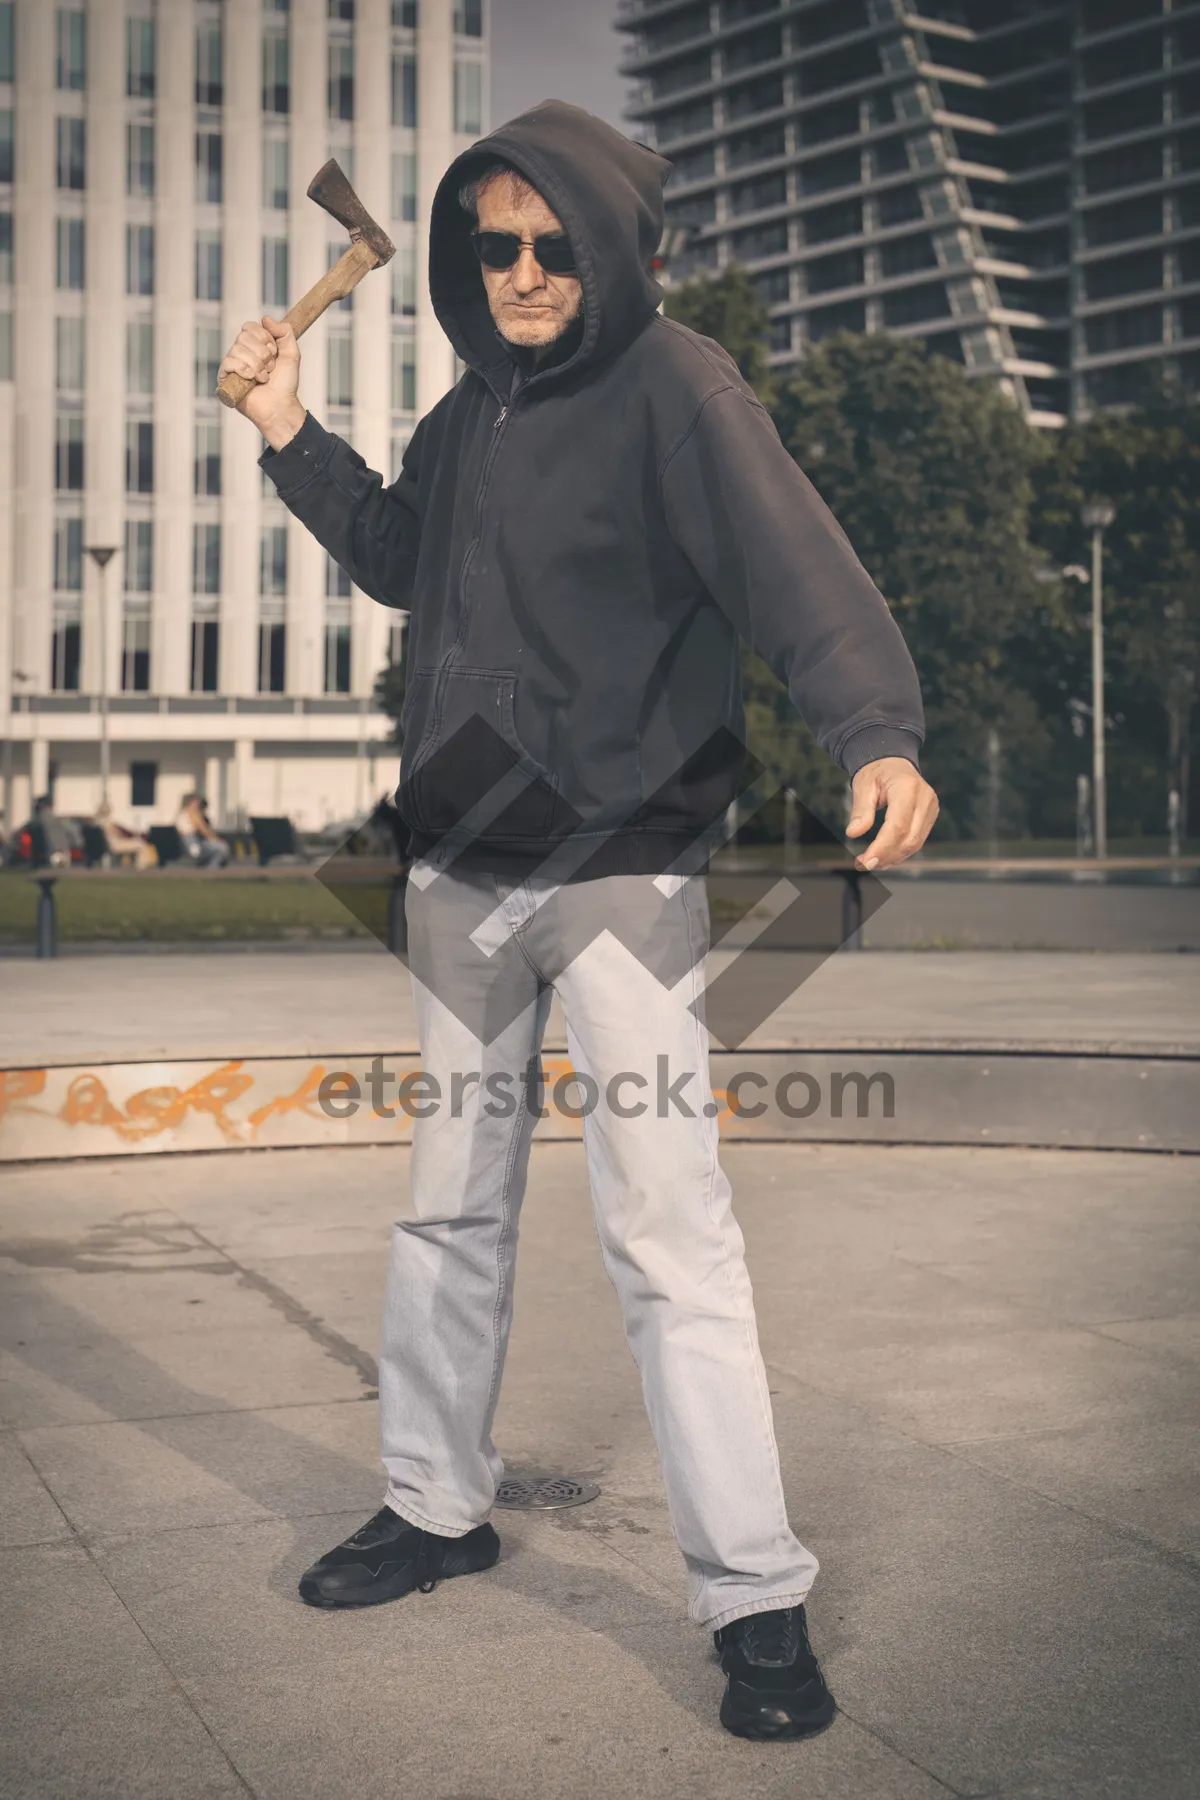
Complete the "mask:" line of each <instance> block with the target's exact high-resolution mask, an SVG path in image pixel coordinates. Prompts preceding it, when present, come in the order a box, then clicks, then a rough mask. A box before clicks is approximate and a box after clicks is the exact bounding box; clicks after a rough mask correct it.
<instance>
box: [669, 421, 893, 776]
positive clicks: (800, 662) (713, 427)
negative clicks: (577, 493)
mask: <svg viewBox="0 0 1200 1800" xmlns="http://www.w3.org/2000/svg"><path fill="white" fill-rule="evenodd" d="M662 492H663V500H664V504H665V507H666V515H667V523H668V527H669V529H670V531H671V535H672V537H673V538H674V540H675V542H676V544H677V545H678V546H679V548H680V549H681V550H682V551H683V553H684V555H685V556H686V557H687V559H688V561H689V562H690V563H691V565H692V567H693V568H694V569H695V571H696V574H697V575H698V576H699V578H700V580H701V581H702V582H703V584H704V586H705V588H706V589H707V591H708V592H709V593H710V594H711V595H712V597H713V599H714V600H715V602H716V604H717V605H718V606H719V607H720V608H721V610H722V611H723V612H724V613H725V614H726V616H727V617H728V619H729V620H730V622H731V623H732V624H733V625H734V626H735V628H736V629H737V631H738V632H739V633H740V634H741V636H742V637H743V638H744V639H745V640H746V641H747V643H749V644H750V645H751V647H752V648H753V649H754V650H756V651H757V652H758V653H759V655H760V656H762V657H763V658H764V659H765V660H766V662H767V663H768V664H769V665H770V667H771V668H772V670H773V671H774V672H775V674H776V675H777V676H778V677H779V679H780V681H782V682H783V683H784V684H785V686H786V687H787V690H788V693H789V694H790V695H791V698H792V703H793V704H794V706H795V707H796V709H797V711H798V712H799V713H800V716H801V717H802V718H803V719H804V721H805V723H806V724H807V725H808V726H810V727H811V729H812V731H813V733H814V735H815V737H816V738H817V741H818V742H819V743H820V745H821V746H822V748H823V749H824V750H826V751H828V753H829V755H830V756H832V757H833V759H834V761H835V762H837V763H839V764H840V765H841V767H842V768H843V769H844V770H845V771H846V773H847V774H848V775H851V776H853V775H854V774H855V773H856V772H857V771H858V770H859V769H860V768H862V767H863V765H864V764H865V763H868V762H874V761H875V760H876V759H877V758H879V757H882V756H904V757H907V758H908V760H909V761H910V762H913V763H916V762H917V757H918V751H919V748H920V744H921V739H922V737H923V735H924V713H923V709H922V705H921V691H920V686H919V684H918V681H917V672H916V670H915V668H914V667H913V661H912V658H911V656H910V655H909V653H908V646H907V645H906V644H905V642H904V639H903V637H902V636H901V633H900V628H899V626H898V625H897V624H896V622H895V620H894V619H893V618H892V615H891V613H890V612H889V610H888V607H887V603H886V602H885V600H884V599H883V596H882V595H881V594H880V592H879V590H878V588H877V587H876V586H875V584H874V582H873V581H872V580H871V578H870V576H869V575H868V574H867V572H866V570H865V569H864V568H863V566H862V564H861V563H860V562H859V560H858V558H857V557H856V556H855V554H854V551H853V550H852V549H851V547H850V543H849V540H848V539H847V537H846V535H845V533H844V532H843V531H842V529H841V527H840V526H839V525H838V523H837V521H836V519H835V518H834V516H833V514H832V513H831V512H830V510H829V508H828V507H827V506H826V505H825V502H824V501H823V500H822V499H821V497H820V495H819V494H818V493H817V491H816V489H815V488H814V487H813V485H812V483H811V482H810V481H809V480H808V478H807V476H805V475H804V474H803V473H802V471H801V470H800V469H799V468H798V467H797V465H796V463H795V461H794V460H793V458H792V457H791V456H789V455H788V452H787V451H786V450H785V449H784V447H783V445H782V444H781V442H780V440H779V434H778V432H777V431H776V430H775V427H774V425H773V424H772V422H771V418H770V415H769V414H768V413H767V412H766V410H765V409H764V408H763V407H762V406H761V405H760V404H759V402H758V401H757V400H755V399H753V398H752V397H750V396H748V395H747V394H744V393H742V392H741V391H739V390H738V389H737V388H734V387H732V386H730V387H726V388H722V389H720V390H718V391H717V392H716V393H713V394H711V395H709V397H708V398H707V399H706V400H705V401H703V402H702V404H701V406H700V410H699V412H698V414H697V416H696V419H695V420H694V422H693V424H692V425H691V427H690V428H689V430H688V431H687V433H686V435H685V436H684V437H683V438H682V439H681V440H680V442H679V443H678V444H677V445H676V446H675V447H674V449H673V450H671V451H670V452H669V453H668V456H667V459H666V462H665V463H664V465H663V470H662Z"/></svg>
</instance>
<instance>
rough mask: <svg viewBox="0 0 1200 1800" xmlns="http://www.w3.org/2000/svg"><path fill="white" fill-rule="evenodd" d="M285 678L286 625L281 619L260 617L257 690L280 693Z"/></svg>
mask: <svg viewBox="0 0 1200 1800" xmlns="http://www.w3.org/2000/svg"><path fill="white" fill-rule="evenodd" d="M286 678H287V626H286V624H285V623H284V621H283V620H282V619H260V621H259V626H258V691H259V693H260V694H282V693H283V691H284V682H285V680H286Z"/></svg>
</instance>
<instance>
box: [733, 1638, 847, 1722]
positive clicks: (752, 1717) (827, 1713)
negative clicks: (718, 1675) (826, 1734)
mask: <svg viewBox="0 0 1200 1800" xmlns="http://www.w3.org/2000/svg"><path fill="white" fill-rule="evenodd" d="M713 1642H714V1643H715V1644H716V1646H717V1650H718V1652H719V1654H720V1657H721V1667H722V1668H723V1669H724V1671H725V1673H726V1675H727V1676H728V1677H729V1683H728V1686H727V1687H726V1689H725V1698H724V1699H723V1700H722V1702H721V1723H722V1725H723V1726H724V1727H725V1729H726V1731H732V1732H733V1734H734V1736H735V1737H744V1738H798V1737H808V1736H809V1735H810V1734H811V1733H812V1732H815V1731H823V1730H824V1728H825V1727H826V1725H828V1724H829V1723H830V1721H831V1720H832V1718H833V1715H834V1713H835V1712H836V1710H837V1708H836V1707H835V1706H834V1703H833V1695H832V1694H831V1693H830V1692H829V1689H828V1688H827V1687H826V1686H825V1677H824V1676H823V1675H822V1673H821V1670H820V1667H819V1665H818V1663H817V1659H816V1657H815V1656H814V1655H813V1653H812V1646H811V1644H810V1643H809V1641H808V1623H807V1621H806V1619H805V1616H804V1608H803V1607H802V1606H784V1607H780V1608H778V1609H777V1610H776V1611H774V1612H760V1613H751V1614H750V1616H749V1617H748V1618H745V1619H735V1620H734V1621H733V1623H732V1624H731V1625H722V1627H721V1629H720V1630H719V1631H714V1633H713Z"/></svg>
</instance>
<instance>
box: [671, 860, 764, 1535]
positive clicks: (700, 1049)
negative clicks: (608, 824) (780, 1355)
mask: <svg viewBox="0 0 1200 1800" xmlns="http://www.w3.org/2000/svg"><path fill="white" fill-rule="evenodd" d="M693 893H694V889H693V888H692V887H691V886H690V883H689V881H688V880H686V879H685V881H684V884H683V887H682V889H681V893H680V897H681V899H682V901H683V910H684V916H685V918H686V919H687V923H688V938H689V949H696V950H701V949H703V948H704V947H705V945H704V941H703V935H702V934H701V937H700V941H699V942H698V943H695V944H693V943H692V941H691V940H692V936H693V931H694V929H695V928H696V926H697V925H698V920H697V919H696V917H695V914H694V911H693V907H692V894H693ZM702 995H703V989H702V987H701V985H700V957H699V955H696V956H694V957H693V959H692V1005H693V1007H694V1006H695V1005H696V1003H697V1002H698V1001H700V1000H701V998H702ZM692 1017H693V1018H694V1020H695V1024H696V1049H697V1061H698V1062H702V1064H703V1066H704V1068H705V1070H706V1072H707V1070H708V1067H709V1052H708V1044H707V1028H706V1026H705V1024H704V1022H703V1020H702V1018H701V1016H700V1013H697V1012H693V1014H692ZM707 1085H708V1087H709V1089H710V1091H711V1087H712V1082H711V1080H709V1081H708V1084H707ZM714 1129H715V1126H714ZM710 1161H711V1167H710V1170H709V1177H708V1187H707V1190H706V1193H705V1197H704V1204H705V1208H706V1210H707V1212H708V1216H709V1218H710V1219H711V1220H712V1223H713V1225H714V1226H716V1227H718V1230H719V1232H720V1238H721V1250H722V1256H723V1260H724V1266H725V1279H726V1284H727V1286H728V1289H729V1295H730V1298H731V1299H732V1300H733V1301H734V1302H735V1304H736V1302H737V1291H736V1287H735V1284H734V1280H733V1263H732V1260H731V1258H730V1253H729V1239H728V1235H727V1233H726V1231H725V1230H724V1229H723V1228H721V1227H719V1226H718V1221H717V1218H716V1215H715V1213H714V1211H713V1204H712V1200H713V1189H714V1188H715V1186H716V1181H717V1174H718V1172H719V1170H720V1159H719V1156H718V1152H717V1150H716V1149H711V1150H710ZM738 1310H739V1312H741V1314H742V1331H743V1334H744V1338H745V1344H746V1350H747V1353H748V1355H749V1358H750V1364H751V1367H754V1366H755V1365H757V1370H758V1379H756V1382H755V1387H756V1389H757V1391H758V1403H759V1423H760V1426H761V1427H762V1431H763V1443H764V1446H765V1448H766V1451H767V1461H768V1464H770V1463H774V1465H775V1469H776V1479H777V1481H778V1483H779V1490H780V1493H779V1500H780V1507H781V1510H782V1529H783V1533H784V1535H787V1534H790V1532H791V1526H790V1525H789V1523H788V1516H787V1506H786V1503H785V1502H784V1499H783V1477H782V1471H780V1468H779V1449H778V1446H777V1444H776V1441H775V1433H774V1430H773V1429H772V1422H771V1412H770V1405H769V1401H768V1399H767V1396H766V1392H765V1378H764V1377H763V1374H762V1357H761V1352H760V1351H759V1347H758V1344H757V1342H756V1339H755V1335H754V1333H753V1332H752V1331H751V1329H750V1320H749V1318H747V1317H746V1315H745V1311H744V1309H743V1308H741V1307H740V1306H739V1308H738Z"/></svg>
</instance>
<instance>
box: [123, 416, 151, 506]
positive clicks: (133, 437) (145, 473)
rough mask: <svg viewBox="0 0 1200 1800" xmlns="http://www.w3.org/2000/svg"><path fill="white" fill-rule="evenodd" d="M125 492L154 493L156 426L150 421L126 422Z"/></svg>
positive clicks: (136, 420)
mask: <svg viewBox="0 0 1200 1800" xmlns="http://www.w3.org/2000/svg"><path fill="white" fill-rule="evenodd" d="M125 492H126V493H127V494H152V493H153V492H154V424H153V421H152V420H150V419H127V420H126V422H125Z"/></svg>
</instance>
